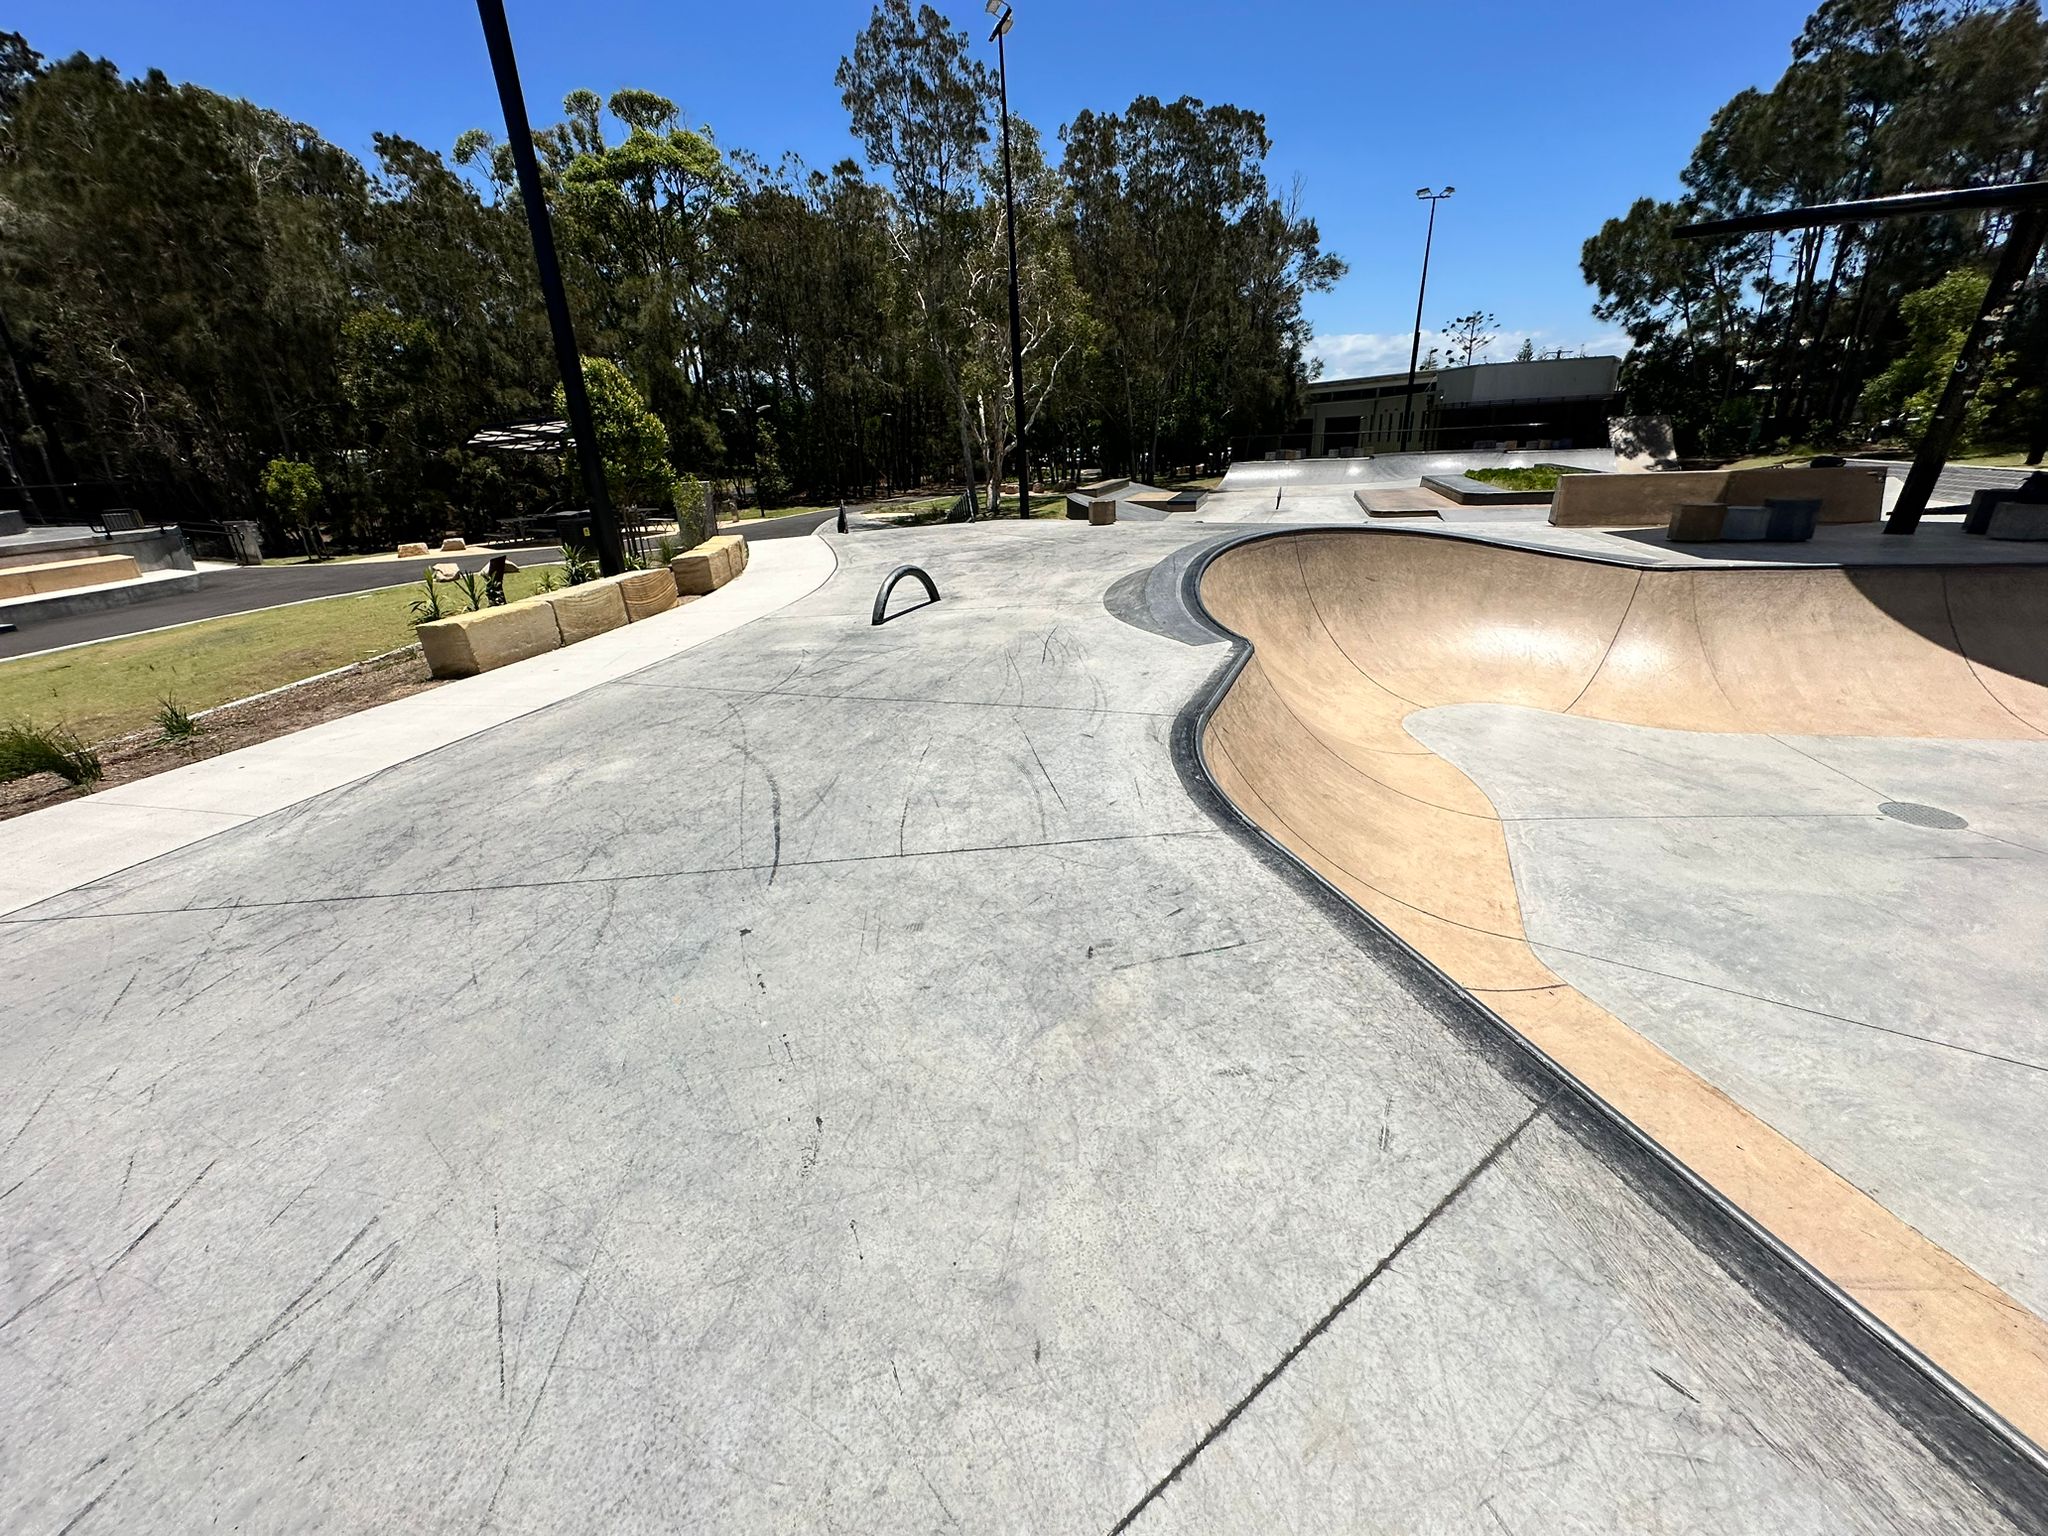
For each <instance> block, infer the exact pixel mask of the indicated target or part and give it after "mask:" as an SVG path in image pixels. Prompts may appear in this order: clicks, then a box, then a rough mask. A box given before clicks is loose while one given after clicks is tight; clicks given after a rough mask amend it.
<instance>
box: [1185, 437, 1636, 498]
mask: <svg viewBox="0 0 2048 1536" xmlns="http://www.w3.org/2000/svg"><path fill="white" fill-rule="evenodd" d="M1543 464H1558V465H1563V466H1566V467H1568V468H1572V469H1590V470H1597V471H1614V470H1618V469H1620V468H1621V467H1622V466H1621V463H1620V461H1619V460H1618V459H1617V458H1616V457H1615V454H1614V450H1613V449H1611V448H1521V449H1515V450H1513V451H1509V452H1498V453H1479V452H1471V451H1465V452H1457V453H1449V452H1443V453H1382V454H1376V455H1374V456H1373V457H1371V458H1365V459H1251V460H1240V461H1238V462H1236V463H1233V464H1232V465H1231V466H1230V468H1229V469H1228V470H1227V471H1225V473H1224V476H1223V483H1222V484H1221V485H1220V486H1218V487H1217V489H1218V490H1219V491H1221V492H1229V491H1266V492H1269V493H1270V492H1271V491H1273V490H1275V489H1284V490H1290V491H1291V490H1312V489H1322V488H1337V489H1343V490H1355V489H1360V488H1363V487H1366V486H1374V485H1419V484H1421V483H1422V477H1423V476H1424V475H1462V474H1467V473H1469V472H1470V471H1472V470H1475V469H1534V468H1536V467H1537V466H1539V465H1543Z"/></svg>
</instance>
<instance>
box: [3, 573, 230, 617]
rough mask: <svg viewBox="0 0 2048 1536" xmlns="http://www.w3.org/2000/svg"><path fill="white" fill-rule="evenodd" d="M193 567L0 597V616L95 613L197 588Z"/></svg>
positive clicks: (196, 576) (197, 578)
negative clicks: (43, 593)
mask: <svg viewBox="0 0 2048 1536" xmlns="http://www.w3.org/2000/svg"><path fill="white" fill-rule="evenodd" d="M198 590H199V573H198V572H197V571H181V570H175V569H173V570H163V571H144V572H143V573H142V574H141V575H140V576H137V577H135V578H134V579H133V580H132V581H110V582H108V583H107V584H106V585H105V586H98V587H72V588H70V589H69V590H68V591H64V592H52V593H49V594H48V595H46V596H41V597H11V598H5V599H0V619H4V620H6V622H8V623H9V624H33V623H36V622H37V621H38V620H41V619H61V618H65V617H67V616H68V615H70V614H74V613H99V612H101V611H103V610H105V609H108V608H126V607H129V606H130V605H131V604H134V603H146V602H149V601H151V600H152V599H154V598H159V597H169V596H170V595H171V594H172V593H174V592H197V591H198Z"/></svg>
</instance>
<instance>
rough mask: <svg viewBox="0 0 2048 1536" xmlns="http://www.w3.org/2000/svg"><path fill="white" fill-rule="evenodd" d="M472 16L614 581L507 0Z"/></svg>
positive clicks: (604, 566)
mask: <svg viewBox="0 0 2048 1536" xmlns="http://www.w3.org/2000/svg"><path fill="white" fill-rule="evenodd" d="M476 11H477V15H478V16H479V17H480V18H482V20H483V24H484V42H485V43H486V44H487V45H489V47H490V50H491V72H492V73H493V74H494V75H496V76H497V77H498V100H499V102H500V103H501V104H502V105H503V106H504V109H505V137H506V139H507V140H508V141H509V142H510V144H511V146H512V163H513V164H514V165H516V166H518V168H519V197H520V201H522V202H523V203H525V205H526V226H527V228H528V229H530V230H531V231H532V232H533V264H534V265H535V266H536V267H537V268H539V270H540V292H541V298H542V299H543V300H544V301H545V302H546V304H547V310H548V329H549V331H551V332H552V333H553V334H554V339H555V366H556V367H557V368H558V369H559V370H560V371H561V375H562V398H563V402H564V403H565V404H566V405H567V406H568V408H569V433H570V436H572V437H573V438H574V439H575V441H576V461H577V463H578V464H579V465H580V466H581V468H582V470H583V493H584V495H585V496H587V497H588V498H589V500H590V526H591V530H592V531H593V532H594V533H595V534H596V536H597V568H598V569H599V570H600V571H602V572H603V573H604V574H605V575H607V576H617V575H619V574H620V573H622V572H623V571H624V570H625V569H626V547H625V543H624V541H623V540H621V539H620V537H619V520H618V517H617V515H616V514H614V513H613V511H612V498H611V494H610V492H608V491H607V490H606V489H605V483H604V455H603V454H602V453H600V452H599V451H598V446H597V424H596V423H595V422H594V421H592V420H591V416H590V396H589V394H588V393H586V392H585V390H584V388H583V359H582V356H581V354H580V353H579V352H578V351H577V349H576V328H575V325H574V324H573V323H572V322H571V321H570V319H569V297H568V295H567V293H565V292H564V291H563V289H562V267H561V263H560V262H559V261H558V260H557V259H556V256H555V232H554V227H553V226H552V225H551V224H550V223H549V222H548V205H547V198H546V195H545V194H544V193H543V192H542V190H541V184H540V162H539V161H538V160H536V159H535V158H534V154H533V129H532V126H531V125H530V124H529V123H528V122H527V120H526V95H525V93H524V92H523V91H521V90H520V88H519V61H518V60H517V59H516V58H514V57H513V54H512V32H511V29H510V28H509V27H507V26H506V25H505V6H504V0H476Z"/></svg>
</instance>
